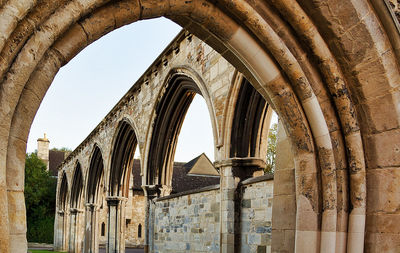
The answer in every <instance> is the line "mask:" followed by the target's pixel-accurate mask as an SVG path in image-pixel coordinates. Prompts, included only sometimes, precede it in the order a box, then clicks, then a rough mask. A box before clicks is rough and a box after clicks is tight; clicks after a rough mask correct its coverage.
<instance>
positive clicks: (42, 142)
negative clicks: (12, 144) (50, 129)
mask: <svg viewBox="0 0 400 253" xmlns="http://www.w3.org/2000/svg"><path fill="white" fill-rule="evenodd" d="M37 143H38V148H37V150H38V151H37V155H38V157H39V159H40V160H42V161H43V162H44V163H45V164H46V168H47V170H49V144H50V141H49V140H48V139H47V136H46V134H44V137H43V138H39V139H38V140H37Z"/></svg>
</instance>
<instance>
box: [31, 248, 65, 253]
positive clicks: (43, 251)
mask: <svg viewBox="0 0 400 253" xmlns="http://www.w3.org/2000/svg"><path fill="white" fill-rule="evenodd" d="M28 252H32V253H51V252H53V253H64V252H61V251H50V250H36V249H30V250H28Z"/></svg>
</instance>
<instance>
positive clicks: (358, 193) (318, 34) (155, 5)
mask: <svg viewBox="0 0 400 253" xmlns="http://www.w3.org/2000/svg"><path fill="white" fill-rule="evenodd" d="M391 2H392V5H390V4H389V3H388V2H387V1H382V0H351V1H350V0H342V1H298V0H267V1H261V0H254V1H248V0H217V1H208V0H196V1H186V0H168V1H166V0H165V1H164V0H159V1H154V0H140V1H138V0H116V1H109V0H57V1H54V0H43V1H37V0H0V24H1V25H0V252H5V253H9V252H12V253H19V252H24V253H25V252H26V250H27V249H26V245H27V243H26V211H25V205H24V160H25V152H26V141H27V138H28V134H29V129H30V126H31V124H32V121H33V118H34V116H35V114H36V111H37V110H38V108H39V105H40V103H41V101H42V100H43V97H44V96H45V93H46V91H47V89H48V88H49V86H50V85H51V83H52V80H53V79H54V76H55V75H56V73H57V72H58V70H59V69H60V68H61V67H62V66H64V65H65V64H67V63H68V62H69V61H70V60H71V59H72V58H73V57H74V56H75V55H76V54H78V53H79V52H80V51H81V50H82V49H84V48H85V47H86V46H88V45H89V44H91V43H92V42H93V41H95V40H97V39H99V38H100V37H102V36H103V35H105V34H107V33H109V32H111V31H113V30H115V29H117V28H119V27H121V26H123V25H126V24H130V23H133V22H136V21H138V20H145V19H149V18H157V17H161V16H164V17H167V18H170V19H171V20H173V21H175V22H177V23H178V24H180V25H182V27H184V28H185V29H187V30H188V31H189V32H190V33H192V34H194V35H195V36H197V37H199V38H201V39H202V40H204V41H205V42H206V43H207V44H208V45H210V46H211V47H212V48H214V49H215V50H217V51H218V52H219V53H221V55H222V57H223V58H225V59H226V60H227V61H228V62H229V63H230V64H231V65H230V66H231V67H229V68H232V69H233V68H236V69H237V70H239V71H240V73H243V75H244V77H245V78H246V79H247V80H249V82H250V84H249V85H250V86H251V87H254V88H255V89H256V90H257V91H258V92H259V93H260V95H261V96H262V98H263V99H265V100H267V101H268V104H269V106H271V107H273V108H274V109H275V110H276V112H277V113H278V115H279V117H280V119H281V120H282V124H283V126H284V128H285V132H286V136H287V140H288V142H289V143H290V149H291V151H292V155H293V160H294V162H293V167H292V168H293V170H291V169H289V168H287V170H286V171H282V173H281V175H280V177H277V178H275V182H274V183H275V184H276V185H280V182H279V180H280V179H282V180H284V182H286V183H288V182H289V181H292V182H291V183H290V184H289V183H288V184H287V185H288V186H289V185H291V186H290V187H288V188H287V189H280V190H279V191H277V193H276V194H275V196H280V201H274V210H275V209H276V210H286V209H285V207H284V206H282V207H281V206H280V205H281V204H282V203H284V202H285V199H286V201H287V202H286V203H289V202H290V201H292V202H293V201H295V203H291V206H290V208H288V209H287V210H288V212H287V213H285V214H289V215H290V218H291V219H292V218H293V217H295V219H294V222H292V223H289V224H286V225H287V226H286V227H284V228H283V227H280V225H285V224H284V223H277V224H275V223H274V222H273V227H274V229H273V230H272V238H273V242H272V251H274V247H275V246H276V247H277V248H276V249H275V251H278V252H279V251H285V250H286V247H285V246H286V241H290V242H293V244H291V245H290V247H289V248H290V249H292V250H294V251H296V252H324V253H326V252H328V253H330V252H332V253H333V252H364V251H365V252H393V251H394V252H398V251H399V250H400V225H399V224H398V223H399V221H400V209H399V206H400V197H399V196H400V183H399V182H400V173H399V170H400V152H399V143H400V108H399V103H400V90H399V86H400V68H399V61H400V33H399V22H398V20H397V19H396V18H394V17H395V15H394V13H393V9H392V6H393V7H394V8H397V2H396V1H391ZM193 38H194V37H193ZM193 41H195V40H193ZM184 43H187V45H188V47H187V48H191V49H190V52H191V54H190V56H191V57H188V56H189V54H186V53H184V54H181V53H178V54H176V56H175V54H174V53H171V54H166V55H165V56H166V58H165V59H164V58H160V59H158V60H157V62H156V64H155V65H153V67H152V69H151V70H149V71H148V72H146V75H145V76H144V77H143V78H142V79H141V80H139V82H138V83H139V84H138V85H136V86H135V88H134V89H132V90H131V91H130V94H131V95H132V99H133V100H132V99H129V98H124V99H123V100H122V101H121V102H120V103H119V104H118V106H117V107H116V108H118V109H116V110H114V111H113V113H111V114H110V115H109V116H107V118H106V119H107V120H105V121H104V122H102V123H101V124H100V125H99V127H98V128H96V130H95V131H94V132H93V133H92V134H91V135H90V136H89V138H88V139H87V140H86V141H85V144H84V145H83V146H81V147H80V148H81V149H78V150H79V151H77V152H75V153H74V154H73V155H72V156H71V157H74V159H72V158H71V159H70V160H69V161H68V162H67V163H66V165H65V166H66V167H68V168H69V169H66V171H65V173H66V174H65V178H66V179H65V180H68V183H67V182H66V183H65V184H64V186H65V188H66V189H68V190H69V191H70V190H73V189H77V188H75V187H72V185H75V182H81V181H80V180H81V179H82V182H84V184H83V186H84V187H82V188H84V190H83V193H82V194H81V196H84V197H79V196H80V195H79V194H78V193H81V191H77V190H73V191H72V192H75V193H76V194H75V193H74V194H73V196H74V197H73V198H72V199H73V202H72V203H73V205H72V207H71V205H69V204H67V205H64V209H61V210H60V208H59V209H58V211H59V214H60V215H59V217H58V218H57V224H56V227H59V228H62V227H65V226H69V225H68V224H69V223H70V218H69V216H70V213H71V214H74V215H75V213H76V214H77V216H76V217H77V219H76V220H78V223H79V222H81V221H82V220H84V222H85V225H86V226H85V231H78V230H75V231H74V230H71V232H72V233H73V234H75V235H77V236H78V237H77V239H79V236H81V235H82V234H83V233H85V234H87V236H89V235H90V233H91V232H93V233H97V232H98V227H97V225H96V224H97V223H96V220H95V219H96V217H98V215H96V214H98V212H99V209H100V207H101V203H102V201H103V202H104V198H103V195H104V188H105V193H107V194H106V195H107V196H108V197H110V198H108V199H107V203H106V205H105V206H113V208H114V207H115V211H116V212H117V216H116V217H121V214H124V213H125V211H124V208H123V206H124V203H125V200H126V197H127V196H128V191H129V189H128V190H127V188H126V187H125V184H118V183H120V182H127V181H128V182H129V178H125V177H123V176H125V175H130V173H121V167H120V166H119V165H120V164H121V163H124V162H129V161H125V160H124V159H123V158H121V159H114V160H113V157H114V155H113V152H114V150H115V149H114V148H116V149H117V150H120V149H119V147H122V146H124V147H127V148H128V149H127V150H129V151H132V149H134V147H135V144H136V143H137V144H138V146H139V149H140V153H141V156H142V165H143V166H142V170H143V184H144V192H145V196H146V197H147V206H146V208H148V207H151V205H152V203H153V202H152V200H151V199H152V198H153V197H157V195H159V194H160V193H161V192H162V193H163V194H168V191H169V190H170V189H169V188H168V184H169V183H168V182H169V181H170V179H171V177H172V173H171V170H169V168H170V165H171V164H170V162H171V153H170V152H168V151H165V150H164V149H165V147H172V146H173V145H172V146H169V145H170V144H172V143H168V141H167V140H168V139H169V138H172V139H173V138H174V137H176V134H177V132H176V131H175V132H174V133H172V134H171V136H159V138H152V137H153V136H152V133H153V131H152V130H151V128H149V127H148V125H147V124H145V123H148V124H151V123H153V122H155V123H156V124H155V128H156V129H155V131H156V132H163V131H164V130H165V125H163V123H165V122H168V121H166V120H170V119H171V118H168V117H170V116H171V111H170V110H168V106H167V105H171V106H172V107H174V106H175V107H174V108H175V109H177V108H178V109H180V110H178V111H179V112H180V113H181V114H182V113H183V112H185V107H184V106H183V105H184V104H189V102H190V99H191V97H192V96H193V94H195V93H201V94H202V95H203V97H204V98H205V99H206V101H208V102H207V104H208V107H209V110H210V116H211V118H212V122H213V129H214V130H213V131H214V138H215V153H216V160H217V162H219V166H220V167H219V169H220V171H221V172H222V173H221V175H223V176H222V177H221V190H220V192H221V207H222V206H224V210H226V213H221V235H222V237H221V251H225V252H227V251H228V250H230V249H232V248H234V247H235V245H236V244H237V240H235V234H234V231H235V229H234V228H235V226H234V224H235V223H236V224H237V219H235V217H230V216H228V214H229V212H228V211H229V210H231V209H230V206H232V204H233V203H235V200H237V195H236V193H237V190H238V188H237V187H238V185H240V183H241V181H244V180H246V178H248V177H249V174H248V173H247V174H246V173H240V172H241V170H240V169H238V168H237V167H241V166H240V165H243V167H246V168H249V167H252V166H253V167H254V166H255V167H257V164H258V165H261V164H262V163H258V162H257V161H259V159H260V157H261V156H259V155H258V154H261V153H262V152H254V150H251V151H250V152H247V153H246V152H242V151H243V149H244V151H246V150H245V148H244V147H245V146H246V145H242V148H243V149H242V148H240V149H239V151H240V152H236V153H237V154H242V155H240V156H239V157H237V156H231V152H230V151H232V149H233V150H234V151H235V150H236V146H237V144H238V139H235V138H231V132H232V131H235V129H236V130H237V128H240V124H239V126H238V124H235V123H238V122H242V121H241V120H242V119H243V118H246V117H245V116H246V110H245V109H244V108H241V109H239V113H237V114H236V113H235V112H234V111H235V110H237V107H238V106H239V107H240V105H238V104H237V101H249V103H248V105H249V106H248V107H249V108H253V106H254V107H257V106H255V102H254V101H257V103H258V102H259V100H258V99H256V100H252V99H251V98H250V97H246V99H239V100H237V99H236V98H237V97H241V95H240V94H239V95H238V94H237V93H238V92H239V91H240V89H231V88H232V87H237V86H235V85H232V83H231V82H230V81H231V80H236V79H237V78H236V77H235V78H233V76H231V78H226V81H221V82H213V81H212V80H211V78H210V77H211V76H214V74H212V73H216V74H217V76H218V75H219V74H221V72H220V71H222V70H223V69H226V67H225V63H226V61H224V60H222V57H220V58H218V57H215V58H211V57H210V58H205V57H206V56H207V54H208V53H210V52H211V51H212V50H210V47H208V46H204V47H203V46H201V47H200V48H197V46H199V45H200V44H199V43H192V44H191V43H188V42H187V40H186V39H185V40H184ZM184 48H186V47H183V48H182V47H181V49H184ZM203 49H204V51H203ZM171 52H176V51H175V50H174V47H171ZM211 54H212V55H214V53H211ZM215 55H216V54H215ZM210 56H211V55H210ZM178 58H180V65H181V67H182V65H188V66H190V67H191V69H192V70H194V72H195V73H197V74H198V75H197V74H196V75H189V74H188V73H187V72H189V73H192V72H191V71H187V70H185V71H181V70H180V69H178V71H177V72H178V73H182V72H185V73H184V74H183V75H184V76H185V77H182V76H181V75H179V77H178V76H174V77H175V78H174V77H173V78H172V79H170V81H171V82H170V83H169V84H170V86H169V87H170V88H166V85H163V84H165V83H164V82H163V81H165V80H166V79H165V78H166V77H167V76H168V74H167V73H170V72H169V71H170V70H171V68H170V67H169V66H171V65H169V63H170V62H171V61H173V60H174V59H178ZM214 61H216V62H214ZM189 63H190V64H189ZM219 63H221V66H220V65H219ZM164 64H166V66H165V65H164ZM208 64H209V65H208ZM217 66H218V67H217ZM174 67H177V66H176V65H174ZM203 68H204V70H203ZM211 69H213V70H211ZM164 70H165V71H164ZM203 71H204V73H203ZM232 72H233V70H231V72H230V73H232ZM204 75H206V76H207V75H209V77H206V78H204V79H205V80H207V82H203V83H202V82H200V81H199V80H198V78H197V77H198V76H200V77H203V76H204ZM188 76H189V77H188ZM146 77H147V78H146ZM217 79H218V78H217ZM192 81H194V82H192ZM193 83H195V84H196V85H194V84H193ZM171 87H172V88H171ZM205 87H207V88H205ZM139 88H140V91H139ZM162 89H166V93H167V94H168V95H171V96H172V97H173V98H174V100H173V102H174V103H175V104H173V105H174V106H173V105H172V104H169V103H168V102H166V101H167V100H168V99H163V97H162V96H160V97H159V96H158V94H160V93H162V92H161V90H162ZM174 91H175V92H176V91H180V92H181V93H179V94H180V95H179V94H178V93H174ZM206 91H207V92H206ZM239 93H240V92H239ZM250 93H251V92H250ZM182 94H183V95H182ZM173 95H176V96H173ZM157 99H160V100H159V101H162V102H163V103H161V104H162V105H163V106H160V108H158V109H159V111H162V112H165V113H161V114H163V115H158V116H160V117H157V119H159V120H156V119H153V118H152V117H149V115H153V116H156V114H157V110H155V111H156V112H155V113H153V112H154V101H156V100H157ZM152 101H153V102H152ZM180 102H182V103H180ZM171 103H172V102H171ZM133 105H134V106H133ZM179 105H180V106H179ZM269 106H268V108H269ZM123 108H126V109H123ZM129 108H135V109H134V110H133V109H129ZM263 108H264V107H263ZM263 108H260V110H261V109H263ZM120 109H121V110H120ZM129 110H131V111H129ZM125 112H126V116H127V118H130V119H134V120H137V121H134V122H136V123H137V124H136V123H135V124H136V125H135V124H134V123H132V124H129V123H120V122H119V120H121V119H123V117H124V115H123V114H124V113H125ZM128 112H129V113H128ZM253 112H254V111H253ZM255 112H258V110H255ZM249 113H250V112H249ZM235 115H237V116H238V117H236V116H235ZM128 116H129V117H128ZM242 116H243V117H242ZM250 116H254V115H250ZM257 116H260V115H257ZM163 117H167V119H162V118H163ZM235 118H239V120H237V119H235ZM255 118H257V119H260V118H259V117H255ZM178 121H179V119H178ZM255 122H258V123H260V122H262V120H258V121H255ZM232 123H234V124H232ZM130 125H132V127H131V126H130ZM174 125H175V124H173V125H172V126H171V127H173V126H174ZM175 127H176V126H175ZM249 127H250V128H248V129H252V128H251V127H255V128H257V127H256V126H255V125H253V126H249ZM117 128H118V131H119V135H118V136H120V137H116V138H115V139H116V143H117V146H116V147H114V146H113V144H114V143H112V141H111V140H112V139H113V136H114V134H115V131H116V130H117ZM133 130H134V133H135V136H133V135H132V131H133ZM148 130H149V131H148ZM175 130H176V129H175ZM244 133H248V131H246V132H244ZM235 136H237V135H235ZM262 136H263V135H255V137H254V138H253V136H245V137H246V138H248V140H253V141H254V140H256V141H262V140H263V138H262ZM256 141H255V142H256ZM95 143H97V145H98V146H97V148H94V144H95ZM159 143H163V144H162V145H158V144H159ZM249 143H252V142H251V141H249ZM86 144H87V145H86ZM164 144H165V145H164ZM231 144H232V145H231ZM258 144H260V143H257V144H256V145H255V146H256V147H263V146H264V145H263V144H262V143H261V144H260V145H258ZM247 146H248V145H247ZM150 147H152V148H150ZM157 147H158V149H160V150H159V151H160V152H155V151H154V150H155V149H157ZM234 153H235V152H234ZM157 154H159V155H157ZM253 154H257V155H254V156H253ZM90 155H92V156H93V157H94V158H93V160H92V161H89V159H88V156H90ZM148 155H150V157H154V158H155V159H148ZM127 157H129V156H127ZM238 158H239V159H238ZM77 160H79V164H80V167H81V169H79V170H76V171H79V172H78V173H77V174H73V172H72V169H71V168H76V166H77V164H76V163H75V162H76V161H77ZM149 160H150V161H149ZM102 161H104V163H103V162H102ZM151 161H153V162H154V164H152V163H151ZM110 164H112V165H110ZM149 164H151V165H149ZM160 164H166V166H165V167H160V166H159V165H160ZM89 167H92V170H90V169H89ZM88 170H89V173H86V172H88ZM110 171H112V172H113V173H110ZM245 171H246V172H247V169H245ZM286 172H287V173H286ZM285 173H286V174H285ZM102 175H103V176H102ZM110 175H111V176H112V177H111V178H112V180H110V181H107V180H108V179H107V178H109V176H110ZM122 175H123V176H122ZM72 178H74V179H73V181H74V182H71V180H72ZM75 179H76V180H75ZM88 182H89V183H88ZM77 185H81V184H77ZM293 185H294V187H293ZM87 186H90V187H87ZM109 186H110V187H109ZM120 186H121V187H120ZM78 188H79V187H78ZM87 188H88V190H86V189H87ZM99 189H103V190H102V191H101V190H99ZM293 189H294V190H295V194H293V191H292V190H293ZM60 196H67V197H65V199H64V200H68V199H70V198H71V197H72V196H70V195H68V194H65V195H60ZM76 196H78V197H76ZM285 196H286V197H285ZM83 199H85V200H87V201H84V200H83ZM78 200H80V201H78ZM60 202H61V203H69V202H68V201H60ZM103 207H104V205H103ZM121 207H122V208H121ZM280 207H281V208H280ZM71 208H72V209H71ZM274 213H275V212H274ZM281 213H282V211H281ZM116 217H112V218H113V219H109V221H110V222H112V223H113V224H117V225H118V224H120V225H121V222H120V221H118V220H116ZM149 218H151V217H149ZM74 219H75V218H74ZM91 220H93V221H95V222H94V223H93V222H90V221H91ZM149 221H150V219H147V223H148V224H149ZM275 225H276V226H275ZM124 226H125V225H124ZM124 226H116V227H115V231H116V232H118V231H121V232H124V228H125V227H124ZM274 231H276V232H278V233H280V236H278V237H276V236H274ZM68 233H69V232H66V234H65V235H68ZM56 234H57V233H56ZM122 235H123V233H119V232H118V233H117V234H115V235H112V236H111V237H113V238H115V240H114V241H113V242H112V245H115V247H123V241H124V240H119V236H122ZM283 235H285V236H283ZM286 235H287V236H286ZM111 237H110V238H111ZM293 237H294V239H292V238H293ZM61 238H63V239H61ZM64 238H66V236H60V237H59V239H61V243H60V240H57V241H56V245H58V246H59V245H62V246H65V245H66V243H65V239H64ZM274 238H278V239H275V240H279V238H284V240H285V242H282V241H280V242H282V243H277V244H275V242H274ZM96 239H98V237H93V240H88V241H84V244H85V245H87V246H88V247H89V248H90V249H93V248H92V247H93V246H95V245H96V244H97V243H98V242H96ZM147 239H148V238H147V237H146V243H147V242H148V240H147ZM71 242H73V240H72V241H71ZM75 242H76V243H81V242H80V241H79V240H75ZM306 242H307V243H306ZM274 245H275V246H274ZM282 245H283V246H282ZM147 246H148V245H147ZM281 247H282V248H281Z"/></svg>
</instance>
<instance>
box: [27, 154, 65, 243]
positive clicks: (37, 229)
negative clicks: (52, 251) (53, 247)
mask: <svg viewBox="0 0 400 253" xmlns="http://www.w3.org/2000/svg"><path fill="white" fill-rule="evenodd" d="M56 185H57V181H56V179H55V178H52V177H51V175H50V173H49V172H48V171H47V170H46V165H45V164H44V163H43V162H42V161H41V160H40V159H39V158H38V156H37V154H36V153H31V154H27V155H26V160H25V205H26V214H27V227H28V231H27V239H28V241H30V242H44V243H52V242H53V231H54V230H53V228H54V215H55V199H56Z"/></svg>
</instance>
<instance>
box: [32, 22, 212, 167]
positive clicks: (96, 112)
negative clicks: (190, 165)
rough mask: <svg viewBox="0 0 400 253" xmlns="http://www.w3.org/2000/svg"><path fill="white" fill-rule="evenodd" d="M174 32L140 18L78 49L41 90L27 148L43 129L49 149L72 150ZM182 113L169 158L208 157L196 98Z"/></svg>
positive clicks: (203, 115)
mask: <svg viewBox="0 0 400 253" xmlns="http://www.w3.org/2000/svg"><path fill="white" fill-rule="evenodd" d="M180 30H181V27H180V26H178V25H176V24H175V23H173V22H171V21H170V20H168V19H165V18H160V19H152V20H146V21H140V22H136V23H134V24H132V25H128V26H124V27H122V28H120V29H118V30H116V31H114V32H112V33H110V34H108V35H106V36H104V37H102V38H101V39H100V40H98V41H96V42H94V43H93V44H91V45H90V46H88V47H87V48H86V49H84V50H83V51H82V52H81V53H80V54H78V55H77V56H76V57H75V58H74V59H72V60H71V61H70V62H69V63H68V64H67V65H66V66H64V67H63V68H61V69H60V71H59V72H58V74H57V75H56V77H55V79H54V81H53V84H52V85H51V87H50V88H49V90H48V91H47V94H46V96H45V98H44V100H43V101H42V104H41V106H40V108H39V110H38V112H37V114H36V117H35V120H34V122H33V124H32V127H31V131H30V134H29V139H28V146H27V152H33V151H35V149H36V148H37V139H38V138H40V137H42V136H43V134H44V133H46V134H47V137H48V138H49V140H50V148H53V147H56V148H61V147H67V148H70V149H72V150H73V149H75V148H76V147H77V146H78V145H79V144H80V143H81V142H82V141H83V140H84V139H85V138H86V137H87V136H88V135H89V133H90V132H91V131H92V130H93V129H94V128H95V127H96V126H97V124H98V123H99V122H100V121H101V120H102V119H103V118H104V117H105V115H106V114H107V113H108V112H109V111H110V110H111V109H112V108H113V106H114V105H115V104H116V103H117V102H118V101H119V99H120V98H121V97H122V96H123V95H124V94H125V93H126V92H127V91H128V90H129V88H130V87H131V86H132V85H133V84H134V83H135V81H136V80H137V79H138V78H139V77H140V76H141V75H142V74H143V73H144V71H145V70H146V69H147V68H148V67H149V66H150V64H151V63H152V62H153V61H154V60H155V59H156V57H157V56H158V55H159V54H160V53H161V52H162V51H163V50H164V48H165V47H166V46H167V45H168V44H169V43H170V42H171V40H172V39H173V38H174V37H175V36H176V35H177V34H178V33H179V31H180ZM191 115H196V117H191ZM187 116H188V117H186V119H185V121H184V125H183V127H182V130H181V134H180V136H179V140H178V147H177V151H176V156H175V160H176V161H189V160H191V159H192V158H194V157H195V156H197V155H199V154H201V153H202V152H206V154H207V155H208V156H209V157H210V158H211V159H213V158H214V150H213V138H212V130H211V121H210V119H209V116H208V111H207V107H206V104H205V102H204V100H203V99H202V98H201V96H196V97H195V100H194V101H193V102H192V105H191V106H190V108H189V111H188V114H187ZM194 133H196V134H194ZM199 133H201V134H199Z"/></svg>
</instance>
